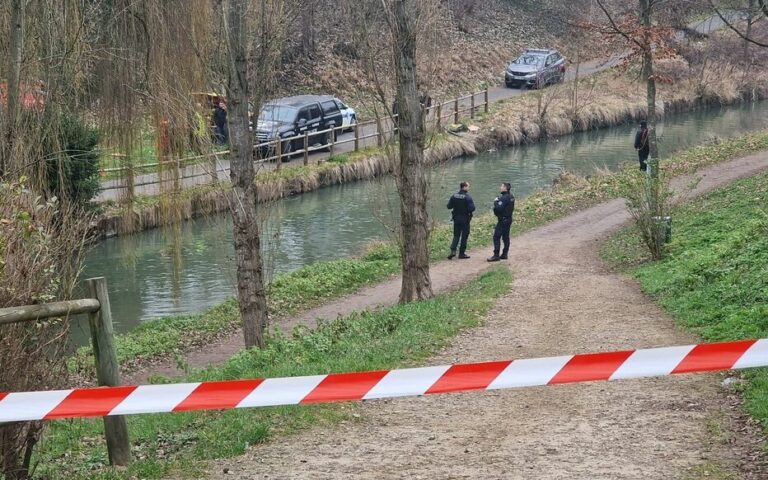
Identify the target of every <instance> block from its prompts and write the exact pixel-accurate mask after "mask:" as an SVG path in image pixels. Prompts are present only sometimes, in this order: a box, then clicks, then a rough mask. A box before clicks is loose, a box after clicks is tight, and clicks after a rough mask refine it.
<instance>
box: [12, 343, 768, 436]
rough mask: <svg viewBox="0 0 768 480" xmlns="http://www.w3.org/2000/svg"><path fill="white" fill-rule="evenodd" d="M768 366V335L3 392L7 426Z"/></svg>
mask: <svg viewBox="0 0 768 480" xmlns="http://www.w3.org/2000/svg"><path fill="white" fill-rule="evenodd" d="M764 366H768V339H763V340H745V341H739V342H726V343H712V344H702V345H687V346H682V347H665V348H649V349H643V350H626V351H620V352H606V353H589V354H581V355H567V356H562V357H549V358H535V359H525V360H507V361H500V362H484V363H467V364H456V365H443V366H439V367H423V368H405V369H401V370H388V371H387V370H382V371H375V372H360V373H335V374H330V375H312V376H306V377H287V378H267V379H255V380H233V381H223V382H202V383H179V384H171V385H142V386H124V387H108V388H82V389H72V390H55V391H45V392H23V393H0V423H2V422H15V421H24V420H41V419H46V420H48V419H57V418H73V417H98V416H104V415H129V414H137V413H159V412H180V411H186V410H212V409H230V408H246V407H266V406H274V405H296V404H302V403H317V402H336V401H345V400H368V399H374V398H387V397H402V396H409V395H425V394H431V393H447V392H463V391H469V390H495V389H501V388H518V387H530V386H536V385H555V384H559V383H574V382H590V381H596V380H620V379H627V378H641V377H656V376H664V375H673V374H680V373H695V372H707V371H714V370H731V369H741V368H750V367H764Z"/></svg>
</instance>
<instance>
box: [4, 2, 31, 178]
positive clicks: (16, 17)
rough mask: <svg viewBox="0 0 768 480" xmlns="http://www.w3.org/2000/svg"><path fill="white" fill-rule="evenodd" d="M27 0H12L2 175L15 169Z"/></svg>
mask: <svg viewBox="0 0 768 480" xmlns="http://www.w3.org/2000/svg"><path fill="white" fill-rule="evenodd" d="M25 1H26V0H11V24H10V45H9V48H8V50H9V53H10V55H9V56H8V84H7V90H8V92H7V94H6V95H7V98H8V109H7V112H6V122H7V124H6V126H5V127H6V131H5V132H4V133H5V135H6V141H5V142H3V143H4V148H3V152H2V155H0V156H2V164H0V174H2V173H5V172H6V171H8V170H12V169H14V168H15V165H12V164H11V159H12V155H13V148H14V142H15V139H16V138H15V137H16V126H17V124H18V117H19V96H20V92H19V90H20V83H21V62H22V59H23V57H24V10H25V8H24V7H25V5H24V4H25Z"/></svg>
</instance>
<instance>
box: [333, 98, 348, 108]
mask: <svg viewBox="0 0 768 480" xmlns="http://www.w3.org/2000/svg"><path fill="white" fill-rule="evenodd" d="M336 106H337V107H339V110H346V109H347V108H349V107H347V106H346V105H344V102H342V101H341V100H336Z"/></svg>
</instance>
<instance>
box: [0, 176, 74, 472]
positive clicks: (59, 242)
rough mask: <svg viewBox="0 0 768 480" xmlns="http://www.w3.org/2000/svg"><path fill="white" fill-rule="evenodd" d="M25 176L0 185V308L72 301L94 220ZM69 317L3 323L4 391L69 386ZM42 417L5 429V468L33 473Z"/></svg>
mask: <svg viewBox="0 0 768 480" xmlns="http://www.w3.org/2000/svg"><path fill="white" fill-rule="evenodd" d="M24 182H25V180H24V179H21V180H20V181H16V182H4V183H0V306H2V307H10V306H20V305H30V304H36V303H43V302H50V301H58V300H63V299H68V298H71V296H72V290H73V288H74V285H75V281H76V279H77V274H78V272H79V267H80V252H82V247H83V245H84V243H85V242H84V241H85V232H86V229H87V223H88V222H87V218H83V216H82V215H81V214H76V213H77V212H74V211H71V210H67V209H65V208H62V207H61V206H60V205H59V203H58V202H57V201H56V200H55V199H52V200H48V201H45V200H43V199H42V197H40V196H39V195H37V194H36V193H34V192H33V191H32V190H30V189H28V188H27V187H26V185H25V183H24ZM68 331H69V322H68V319H67V318H60V319H51V320H46V321H39V322H32V323H23V324H14V325H4V326H0V365H2V368H0V391H5V392H18V391H30V390H47V389H55V388H61V387H63V386H65V383H66V373H67V372H66V369H65V368H64V366H65V364H64V354H65V352H64V347H65V344H66V339H67V334H68ZM42 428H43V424H42V422H24V423H12V424H6V425H3V426H0V473H2V474H4V475H5V478H6V479H8V480H11V479H21V478H27V476H28V475H29V473H30V460H31V454H32V450H33V448H34V446H35V444H36V443H37V442H38V440H39V439H40V435H41V433H42Z"/></svg>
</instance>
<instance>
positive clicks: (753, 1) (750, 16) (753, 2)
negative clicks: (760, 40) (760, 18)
mask: <svg viewBox="0 0 768 480" xmlns="http://www.w3.org/2000/svg"><path fill="white" fill-rule="evenodd" d="M747 9H748V11H747V30H746V32H744V36H745V37H746V38H745V39H744V62H745V64H746V65H749V64H750V58H749V45H750V43H751V42H750V41H749V40H748V39H749V38H752V24H754V23H755V21H756V20H757V18H756V17H757V14H756V12H757V0H749V5H748V6H747Z"/></svg>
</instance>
